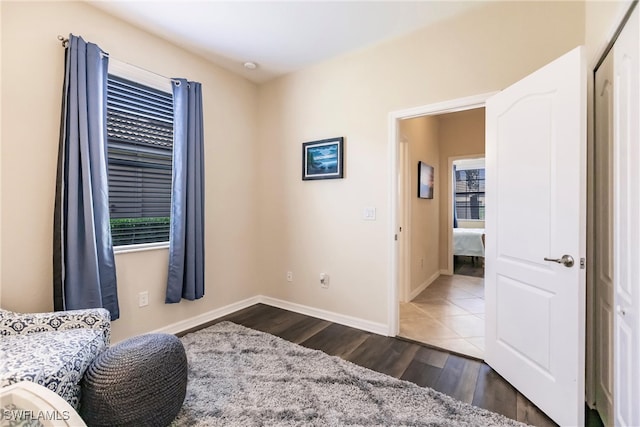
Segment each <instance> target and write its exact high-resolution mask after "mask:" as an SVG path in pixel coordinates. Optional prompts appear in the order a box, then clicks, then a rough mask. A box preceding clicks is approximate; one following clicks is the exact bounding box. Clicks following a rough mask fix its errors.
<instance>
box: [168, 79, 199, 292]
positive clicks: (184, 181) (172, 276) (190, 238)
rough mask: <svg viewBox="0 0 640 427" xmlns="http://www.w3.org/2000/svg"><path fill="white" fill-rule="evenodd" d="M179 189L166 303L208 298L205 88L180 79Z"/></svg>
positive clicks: (176, 96)
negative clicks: (203, 92) (204, 129)
mask: <svg viewBox="0 0 640 427" xmlns="http://www.w3.org/2000/svg"><path fill="white" fill-rule="evenodd" d="M173 108H174V113H173V117H174V121H173V135H174V136H173V189H172V195H171V235H170V238H169V242H170V243H169V279H168V282H167V293H166V298H165V302H166V303H176V302H180V299H181V298H185V299H188V300H195V299H198V298H202V296H203V295H204V140H203V127H202V87H201V84H200V83H197V82H188V81H186V80H184V79H174V85H173Z"/></svg>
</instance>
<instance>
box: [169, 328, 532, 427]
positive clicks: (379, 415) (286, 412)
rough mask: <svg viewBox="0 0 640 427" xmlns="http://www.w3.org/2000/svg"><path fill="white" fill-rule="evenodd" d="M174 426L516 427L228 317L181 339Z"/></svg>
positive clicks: (445, 397) (494, 416)
mask: <svg viewBox="0 0 640 427" xmlns="http://www.w3.org/2000/svg"><path fill="white" fill-rule="evenodd" d="M181 340H182V343H183V344H184V347H185V350H186V352H187V358H188V361H189V381H188V385H187V396H186V398H185V402H184V405H183V407H182V409H181V410H180V413H179V414H178V417H177V418H176V419H175V420H174V422H173V424H172V425H173V426H243V427H245V426H347V425H348V426H400V425H410V426H473V427H477V426H522V425H523V424H521V423H518V422H516V421H513V420H511V419H509V418H506V417H504V416H502V415H499V414H496V413H493V412H490V411H487V410H484V409H480V408H477V407H475V406H472V405H469V404H466V403H463V402H460V401H458V400H455V399H453V398H451V397H449V396H447V395H445V394H442V393H440V392H437V391H435V390H433V389H430V388H424V387H419V386H417V385H415V384H413V383H410V382H407V381H402V380H399V379H396V378H393V377H390V376H388V375H384V374H380V373H378V372H374V371H372V370H370V369H366V368H363V367H361V366H358V365H355V364H353V363H351V362H348V361H345V360H343V359H340V358H338V357H335V356H329V355H327V354H326V353H323V352H321V351H317V350H311V349H308V348H305V347H302V346H300V345H297V344H293V343H291V342H288V341H285V340H283V339H281V338H278V337H275V336H273V335H270V334H267V333H264V332H259V331H255V330H253V329H249V328H246V327H244V326H239V325H236V324H234V323H231V322H222V323H218V324H216V325H213V326H210V327H208V328H206V329H202V330H200V331H197V332H194V333H190V334H187V335H185V336H184V337H182V338H181Z"/></svg>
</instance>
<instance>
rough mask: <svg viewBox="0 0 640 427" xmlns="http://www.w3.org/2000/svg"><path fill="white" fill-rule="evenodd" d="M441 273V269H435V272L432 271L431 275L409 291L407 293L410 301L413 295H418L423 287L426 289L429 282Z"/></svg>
mask: <svg viewBox="0 0 640 427" xmlns="http://www.w3.org/2000/svg"><path fill="white" fill-rule="evenodd" d="M441 273H442V272H441V271H436V272H435V273H433V275H432V276H431V277H429V278H428V279H427V280H425V281H424V283H422V284H421V285H420V286H418V287H417V288H416V289H414V290H413V291H411V293H410V294H409V301H412V300H413V299H414V298H415V297H417V296H418V295H420V292H422V291H424V290H425V289H427V287H429V285H430V284H432V283H433V282H434V281H435V280H436V279H437V278H438V277H440V274H441Z"/></svg>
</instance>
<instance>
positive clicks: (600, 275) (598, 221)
mask: <svg viewBox="0 0 640 427" xmlns="http://www.w3.org/2000/svg"><path fill="white" fill-rule="evenodd" d="M595 110H596V117H595V153H594V163H595V164H594V169H595V170H594V174H595V176H596V180H595V182H594V190H595V191H594V197H595V203H594V205H595V215H594V223H595V236H594V245H593V246H594V247H593V250H594V254H595V256H594V260H595V265H594V266H593V269H594V278H595V312H594V317H595V321H594V329H595V349H594V350H595V357H594V363H595V403H596V409H597V410H598V413H599V414H600V418H602V422H603V423H604V425H606V426H611V425H613V52H611V53H609V55H607V57H606V59H605V60H604V62H603V63H602V64H601V65H600V67H599V68H598V71H597V73H596V81H595Z"/></svg>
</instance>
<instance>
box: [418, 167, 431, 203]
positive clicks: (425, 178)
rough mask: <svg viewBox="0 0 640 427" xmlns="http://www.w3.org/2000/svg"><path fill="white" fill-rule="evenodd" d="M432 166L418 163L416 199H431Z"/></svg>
mask: <svg viewBox="0 0 640 427" xmlns="http://www.w3.org/2000/svg"><path fill="white" fill-rule="evenodd" d="M433 182H434V171H433V166H429V165H428V164H426V163H424V162H418V198H420V199H433Z"/></svg>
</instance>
